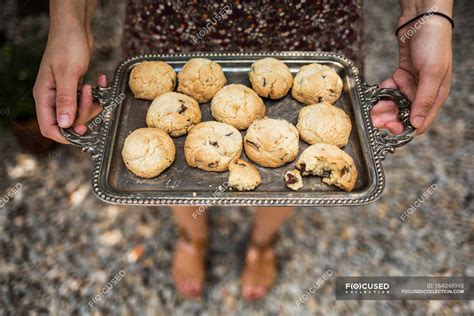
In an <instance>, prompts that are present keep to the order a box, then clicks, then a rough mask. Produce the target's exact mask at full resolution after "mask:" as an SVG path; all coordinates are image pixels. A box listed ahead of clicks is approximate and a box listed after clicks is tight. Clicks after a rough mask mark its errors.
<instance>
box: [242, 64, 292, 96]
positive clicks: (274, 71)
mask: <svg viewBox="0 0 474 316" xmlns="http://www.w3.org/2000/svg"><path fill="white" fill-rule="evenodd" d="M249 80H250V83H251V84H252V89H253V90H255V92H257V93H258V95H259V96H261V97H264V98H270V99H281V98H283V97H284V96H285V95H286V94H287V93H288V91H290V89H291V86H292V85H293V76H292V75H291V72H290V68H288V66H287V65H285V63H283V62H282V61H280V60H278V59H275V58H270V57H268V58H263V59H259V60H257V61H256V62H254V63H253V64H252V66H251V67H250V72H249Z"/></svg>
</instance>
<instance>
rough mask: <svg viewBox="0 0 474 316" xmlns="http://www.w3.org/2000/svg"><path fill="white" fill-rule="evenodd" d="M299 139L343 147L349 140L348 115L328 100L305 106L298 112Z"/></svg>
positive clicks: (350, 125)
mask: <svg viewBox="0 0 474 316" xmlns="http://www.w3.org/2000/svg"><path fill="white" fill-rule="evenodd" d="M296 127H297V128H298V131H299V132H300V136H301V139H302V140H304V141H305V142H307V143H309V144H311V145H312V144H316V143H326V144H332V145H335V146H337V147H344V146H346V145H347V142H348V141H349V134H350V133H351V129H352V124H351V119H350V118H349V116H348V115H347V114H346V112H344V111H343V110H341V109H340V108H338V107H336V106H334V105H331V104H330V103H329V102H322V103H318V104H313V105H309V106H305V107H304V108H302V109H301V110H300V112H299V113H298V124H296Z"/></svg>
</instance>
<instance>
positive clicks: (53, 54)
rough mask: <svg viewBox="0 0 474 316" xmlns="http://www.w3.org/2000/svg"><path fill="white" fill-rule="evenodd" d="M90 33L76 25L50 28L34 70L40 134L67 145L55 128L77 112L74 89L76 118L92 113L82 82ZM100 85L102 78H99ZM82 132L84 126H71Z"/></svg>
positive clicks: (87, 88) (86, 87)
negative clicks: (39, 60)
mask: <svg viewBox="0 0 474 316" xmlns="http://www.w3.org/2000/svg"><path fill="white" fill-rule="evenodd" d="M92 44H93V38H92V34H91V33H90V32H89V31H87V30H86V29H82V28H80V27H73V26H71V27H64V26H62V27H61V28H57V29H54V27H52V28H51V30H50V34H49V38H48V44H47V46H46V50H45V53H44V55H43V60H42V61H41V66H40V69H39V71H38V76H37V78H36V83H35V86H34V88H33V96H34V98H35V102H36V112H37V115H38V122H39V125H40V129H41V133H42V134H43V136H45V137H48V138H51V139H53V140H55V141H57V142H60V143H64V144H67V143H68V141H67V140H66V139H65V138H64V137H63V136H62V135H61V133H60V131H59V127H62V128H69V127H71V126H72V125H73V123H74V121H75V119H76V113H77V91H78V90H79V89H81V104H80V105H79V109H80V111H79V112H82V113H81V115H80V117H79V118H78V120H79V121H81V122H82V124H83V123H85V121H87V120H86V119H85V117H86V116H90V115H92V112H96V111H95V110H94V109H93V108H94V107H93V105H92V95H91V86H90V85H82V84H81V81H82V77H83V76H84V74H85V73H86V71H87V68H88V66H89V60H90V55H91V51H92ZM99 81H100V83H101V84H102V85H103V84H104V81H105V78H99ZM75 129H76V131H77V132H82V133H83V132H85V129H84V126H79V127H76V128H75Z"/></svg>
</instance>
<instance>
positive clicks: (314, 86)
mask: <svg viewBox="0 0 474 316" xmlns="http://www.w3.org/2000/svg"><path fill="white" fill-rule="evenodd" d="M341 92H342V80H341V78H340V77H339V75H338V74H337V73H336V72H335V71H334V70H333V69H332V68H331V67H329V66H326V65H321V64H318V63H313V64H309V65H306V66H303V67H301V68H300V70H299V71H298V73H297V74H296V76H295V81H294V83H293V88H292V89H291V95H292V96H293V98H295V99H296V100H298V101H299V102H301V103H304V104H308V105H309V104H315V103H319V102H323V101H326V102H329V103H331V104H334V103H336V101H337V99H339V97H340V96H341Z"/></svg>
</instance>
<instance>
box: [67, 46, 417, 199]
mask: <svg viewBox="0 0 474 316" xmlns="http://www.w3.org/2000/svg"><path fill="white" fill-rule="evenodd" d="M269 56H270V57H275V58H278V59H280V60H282V61H283V62H285V63H286V64H287V65H288V66H289V67H290V69H291V72H292V73H293V74H295V73H296V72H297V71H298V69H299V68H300V67H301V66H302V65H305V64H308V63H312V62H318V63H322V64H326V65H328V66H330V67H332V68H333V69H335V70H336V71H337V72H338V74H339V75H340V76H341V78H342V80H343V82H344V89H343V93H342V96H341V98H340V99H339V100H338V102H337V103H336V106H338V107H340V108H342V109H344V110H345V111H346V112H347V113H348V114H349V116H350V117H351V120H352V125H353V129H352V133H351V136H350V140H349V144H348V145H347V146H346V147H345V148H344V150H345V151H346V152H348V153H349V154H350V155H351V156H352V157H353V158H354V162H355V164H356V167H357V170H358V172H359V177H358V180H357V184H356V187H355V189H354V190H353V191H352V192H344V191H341V190H340V189H338V188H336V187H333V186H327V185H326V184H324V183H322V182H321V180H320V178H318V177H305V178H304V181H305V186H304V187H303V188H302V189H301V190H300V191H291V190H289V189H287V188H286V186H285V183H284V181H283V173H284V171H285V170H287V169H289V168H292V167H293V163H290V164H288V165H285V166H283V167H280V168H276V169H269V168H262V167H258V169H259V171H260V173H261V176H262V180H263V183H262V184H261V185H260V186H259V187H258V188H257V189H256V190H255V191H252V192H235V191H229V190H228V188H227V186H226V181H227V177H228V173H227V172H224V173H215V172H205V171H202V170H199V169H196V168H190V167H188V166H187V165H186V162H185V158H184V152H183V143H184V140H185V136H182V137H179V138H174V142H175V145H176V150H177V153H176V160H175V162H174V163H173V164H172V166H171V167H170V168H168V169H167V170H166V171H165V172H163V173H162V174H161V175H160V176H158V177H156V178H153V179H142V178H139V177H136V176H134V175H133V174H132V173H131V172H129V171H128V170H127V169H126V167H125V165H124V163H123V162H122V158H121V154H120V153H121V150H122V146H123V143H124V140H125V138H126V137H127V135H128V134H130V132H132V131H133V130H135V129H136V128H139V127H144V126H146V124H145V114H146V111H147V109H148V106H149V105H150V101H144V100H138V99H135V98H134V97H133V95H132V93H131V91H130V89H129V87H128V77H129V73H130V70H131V69H132V67H133V66H134V65H136V64H138V63H140V62H142V61H144V60H162V61H165V62H167V63H169V64H170V65H171V66H172V67H174V68H175V70H176V71H177V72H178V71H179V70H180V69H181V67H182V66H183V65H184V64H185V63H186V61H188V60H189V59H190V58H193V57H205V58H209V59H212V60H214V61H216V62H218V63H219V64H220V65H221V66H222V68H223V70H224V73H225V75H226V77H227V82H228V83H242V84H245V85H247V86H249V85H250V84H249V81H248V75H247V74H248V71H249V69H250V65H251V64H252V63H253V62H254V61H255V60H257V59H260V58H264V57H269ZM94 96H95V97H96V98H97V99H98V100H99V102H100V103H101V104H102V105H103V106H104V111H103V112H102V113H101V114H100V115H99V116H97V117H95V118H94V119H92V120H91V121H90V122H89V127H90V131H89V132H88V133H87V134H86V135H84V136H80V135H78V134H76V133H74V132H73V131H72V130H70V129H68V130H63V131H62V133H63V135H64V136H65V137H66V138H67V139H68V140H69V141H70V142H71V143H72V144H74V145H76V146H79V147H81V148H82V150H83V151H86V152H89V153H90V154H91V155H92V159H93V160H94V162H95V164H94V171H93V177H92V187H93V190H94V192H95V194H96V195H97V196H98V197H99V198H100V199H101V200H103V201H105V202H109V203H116V204H137V205H170V204H182V205H183V204H186V205H261V206H263V205H273V206H275V205H281V206H283V205H285V206H289V205H300V206H305V205H306V206H310V205H325V206H341V205H361V204H367V203H369V202H372V201H374V200H375V199H376V198H377V197H379V196H380V194H381V193H382V191H383V189H384V184H385V178H384V173H383V169H382V164H381V162H382V160H383V159H384V158H385V155H386V154H387V153H389V152H393V150H394V148H395V147H398V146H401V145H404V144H406V143H408V142H409V141H410V140H411V139H412V138H413V137H414V135H415V129H414V128H413V127H412V126H411V125H410V123H409V110H410V102H409V101H408V99H407V98H406V97H405V96H403V95H402V94H401V93H400V92H399V91H397V90H392V89H381V88H378V87H377V86H369V85H367V84H366V83H365V82H364V81H363V80H362V78H361V77H360V75H359V72H358V70H357V68H356V67H355V66H354V64H353V63H352V62H351V61H350V60H349V59H347V58H345V57H343V56H341V55H336V54H332V53H316V52H279V53H257V54H240V53H228V54H212V53H198V54H180V55H143V56H137V57H133V58H130V59H128V60H125V61H123V62H122V63H121V64H120V65H119V66H118V67H117V69H116V71H115V75H114V78H113V80H112V82H110V83H109V84H108V86H107V87H105V88H97V89H94ZM381 99H391V100H394V101H395V102H396V103H397V105H398V107H399V117H400V120H401V121H402V122H403V125H404V127H405V130H404V132H403V133H402V134H400V135H391V134H389V133H386V132H385V131H382V130H378V129H376V128H374V127H373V126H372V122H371V119H370V113H369V112H370V109H371V108H372V107H373V106H374V104H375V103H377V101H378V100H381ZM264 101H265V104H266V106H267V116H269V117H274V118H284V119H287V120H288V121H290V122H292V123H293V124H295V123H296V118H297V114H298V111H299V110H300V109H301V107H302V104H300V103H298V102H297V101H296V100H294V99H293V98H292V97H291V95H290V94H288V95H287V96H286V97H285V98H283V99H281V100H276V101H274V100H268V99H265V100H264ZM201 110H202V116H203V121H207V120H212V116H211V113H210V106H209V104H208V103H205V104H201ZM242 133H243V134H244V133H245V131H243V132H242ZM307 146H308V145H307V144H305V143H304V142H301V146H300V152H301V151H303V150H304V149H305V148H306V147H307ZM243 156H244V159H246V158H245V153H244V154H243Z"/></svg>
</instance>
